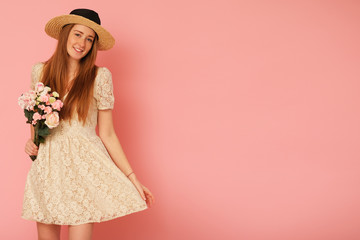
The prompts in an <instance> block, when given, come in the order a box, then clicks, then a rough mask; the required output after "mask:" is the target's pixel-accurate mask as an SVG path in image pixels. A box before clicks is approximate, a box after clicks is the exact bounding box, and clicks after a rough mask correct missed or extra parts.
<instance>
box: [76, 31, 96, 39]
mask: <svg viewBox="0 0 360 240" xmlns="http://www.w3.org/2000/svg"><path fill="white" fill-rule="evenodd" d="M74 31H76V32H79V33H81V34H84V33H83V32H82V31H79V30H76V29H74ZM88 37H92V38H94V36H93V35H89V36H88Z"/></svg>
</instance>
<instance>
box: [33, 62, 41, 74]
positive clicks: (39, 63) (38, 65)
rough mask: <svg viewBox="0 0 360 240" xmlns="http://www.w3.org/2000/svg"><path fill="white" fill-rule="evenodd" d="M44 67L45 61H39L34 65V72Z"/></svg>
mask: <svg viewBox="0 0 360 240" xmlns="http://www.w3.org/2000/svg"><path fill="white" fill-rule="evenodd" d="M43 67H44V63H42V62H37V63H35V64H34V65H33V66H32V72H39V71H41V70H42V69H43Z"/></svg>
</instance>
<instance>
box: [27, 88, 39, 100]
mask: <svg viewBox="0 0 360 240" xmlns="http://www.w3.org/2000/svg"><path fill="white" fill-rule="evenodd" d="M29 95H30V98H31V99H32V100H35V99H36V97H37V95H36V92H35V91H33V90H30V91H29Z"/></svg>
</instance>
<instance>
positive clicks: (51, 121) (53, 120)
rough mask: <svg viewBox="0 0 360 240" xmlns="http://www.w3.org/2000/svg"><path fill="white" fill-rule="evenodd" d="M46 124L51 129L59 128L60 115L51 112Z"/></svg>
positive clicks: (47, 116)
mask: <svg viewBox="0 0 360 240" xmlns="http://www.w3.org/2000/svg"><path fill="white" fill-rule="evenodd" d="M45 124H46V125H47V126H48V127H49V128H50V129H52V128H54V127H57V126H58V125H59V113H58V112H51V113H49V114H47V115H46V120H45Z"/></svg>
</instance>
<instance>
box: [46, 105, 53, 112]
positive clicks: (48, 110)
mask: <svg viewBox="0 0 360 240" xmlns="http://www.w3.org/2000/svg"><path fill="white" fill-rule="evenodd" d="M44 109H45V113H51V112H52V108H51V107H49V106H47V107H44Z"/></svg>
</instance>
